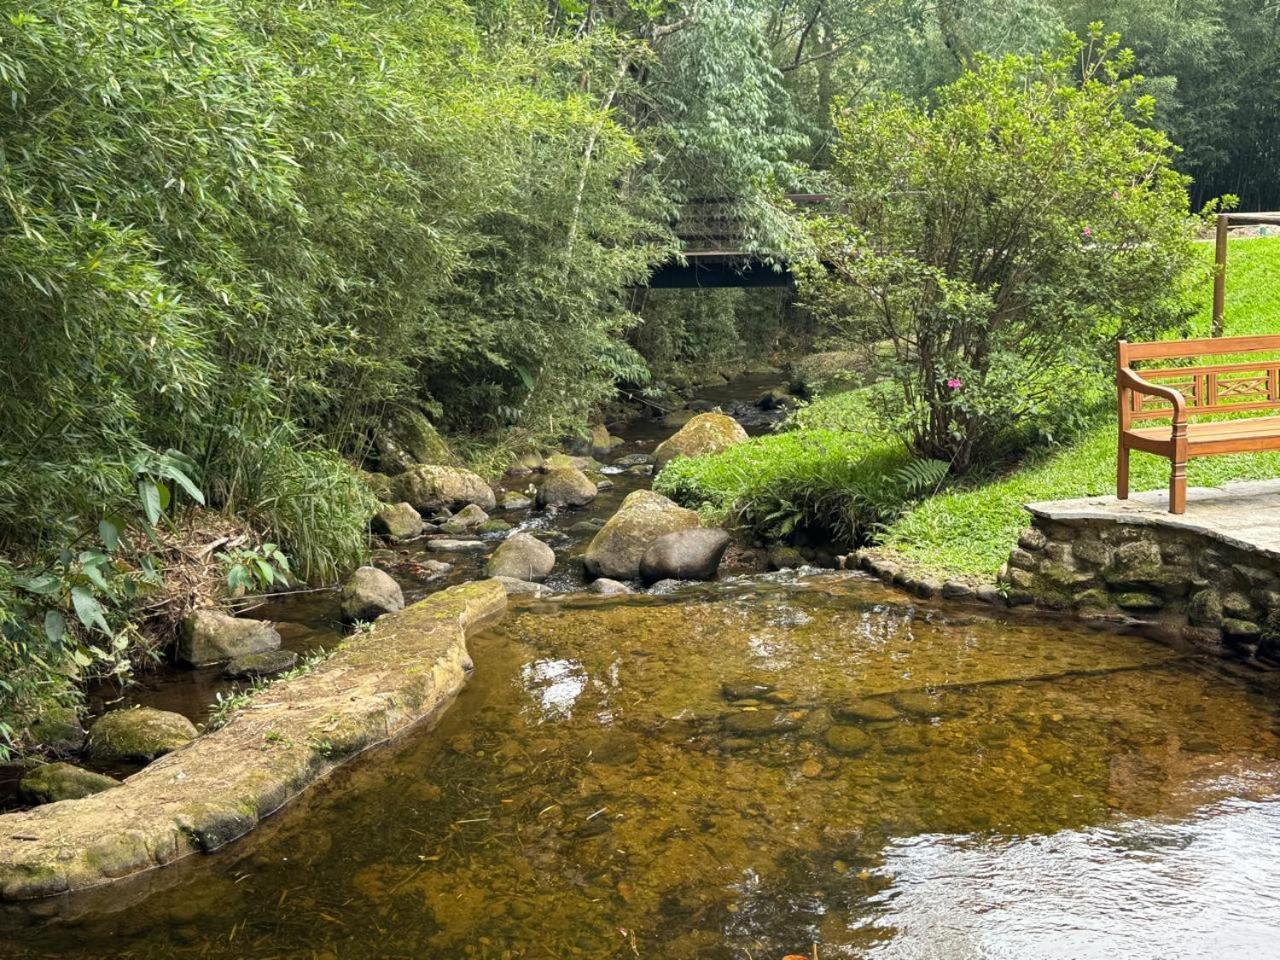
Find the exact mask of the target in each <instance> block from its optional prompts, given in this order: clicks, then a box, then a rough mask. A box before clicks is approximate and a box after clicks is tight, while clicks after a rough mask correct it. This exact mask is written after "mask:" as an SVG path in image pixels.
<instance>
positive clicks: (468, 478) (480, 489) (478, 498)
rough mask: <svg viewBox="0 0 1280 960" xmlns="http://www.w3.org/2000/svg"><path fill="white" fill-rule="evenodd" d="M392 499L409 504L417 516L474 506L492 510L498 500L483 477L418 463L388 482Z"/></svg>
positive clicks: (452, 468) (455, 469)
mask: <svg viewBox="0 0 1280 960" xmlns="http://www.w3.org/2000/svg"><path fill="white" fill-rule="evenodd" d="M392 493H393V495H394V497H395V499H396V500H403V501H405V502H406V503H409V504H411V505H412V506H413V507H414V509H416V510H417V511H418V512H419V513H436V512H437V511H439V510H440V509H441V508H442V507H454V506H457V505H459V504H469V503H474V504H475V505H476V506H478V507H480V508H481V509H482V510H493V509H495V508H496V507H497V505H498V501H497V498H496V497H495V496H494V494H493V488H492V487H490V486H489V484H488V483H486V482H485V481H484V478H482V477H480V476H479V475H477V474H474V473H472V472H471V471H470V470H464V469H463V468H461V467H446V466H441V465H439V464H425V463H424V464H419V465H417V466H415V467H412V468H410V469H408V470H406V471H404V473H401V474H399V475H398V476H396V477H394V478H393V480H392Z"/></svg>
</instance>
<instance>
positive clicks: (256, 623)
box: [178, 610, 280, 667]
mask: <svg viewBox="0 0 1280 960" xmlns="http://www.w3.org/2000/svg"><path fill="white" fill-rule="evenodd" d="M279 648H280V634H279V633H278V632H277V631H276V628H275V627H273V626H272V625H271V624H270V623H267V622H266V621H265V620H251V619H248V618H242V617H233V616H231V615H229V614H226V613H223V612H222V611H221V610H196V611H195V612H193V613H191V614H190V615H188V616H187V619H186V620H185V621H184V622H183V625H182V636H181V637H180V638H179V639H178V659H179V660H181V661H182V662H183V663H185V664H189V665H190V666H195V667H198V666H203V665H204V664H207V663H219V662H220V661H223V660H231V659H232V658H234V657H242V656H244V655H245V654H247V653H263V652H265V651H267V650H278V649H279Z"/></svg>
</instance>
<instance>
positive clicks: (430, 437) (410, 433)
mask: <svg viewBox="0 0 1280 960" xmlns="http://www.w3.org/2000/svg"><path fill="white" fill-rule="evenodd" d="M387 432H389V433H390V435H391V436H392V437H393V438H395V440H396V441H397V442H398V443H399V445H400V446H401V447H402V448H403V449H404V450H405V451H406V452H407V453H408V454H409V456H411V457H413V459H414V460H416V461H417V462H418V463H444V464H453V463H454V462H456V457H455V456H454V453H453V450H451V449H450V447H449V444H448V442H447V441H446V440H445V439H444V437H442V436H440V431H439V430H437V429H436V428H435V426H434V425H433V424H432V423H431V421H430V420H428V419H427V418H426V417H425V416H424V415H423V414H421V413H420V412H418V411H417V410H410V411H407V412H405V413H401V414H399V415H397V416H396V417H395V419H393V420H392V421H391V423H390V424H389V425H388V428H387Z"/></svg>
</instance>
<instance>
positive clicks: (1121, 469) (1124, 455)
mask: <svg viewBox="0 0 1280 960" xmlns="http://www.w3.org/2000/svg"><path fill="white" fill-rule="evenodd" d="M1116 499H1117V500H1128V499H1129V448H1128V447H1126V446H1125V445H1124V441H1123V440H1121V441H1120V449H1119V450H1118V451H1117V453H1116Z"/></svg>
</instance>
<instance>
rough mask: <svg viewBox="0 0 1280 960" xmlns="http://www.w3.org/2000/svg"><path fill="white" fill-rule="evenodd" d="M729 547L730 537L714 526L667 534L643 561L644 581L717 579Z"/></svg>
mask: <svg viewBox="0 0 1280 960" xmlns="http://www.w3.org/2000/svg"><path fill="white" fill-rule="evenodd" d="M728 546H729V534H727V533H725V532H724V531H723V530H716V529H714V528H711V527H700V528H697V529H694V530H679V531H677V532H675V533H668V534H664V535H663V536H661V537H659V538H658V539H657V540H655V541H653V543H651V544H649V547H648V549H647V550H645V552H644V556H643V557H641V558H640V579H641V580H643V581H644V582H645V583H647V584H648V583H657V582H658V581H659V580H714V579H715V576H716V570H718V569H719V567H720V558H721V557H723V556H724V552H725V550H726V549H727V548H728Z"/></svg>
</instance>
